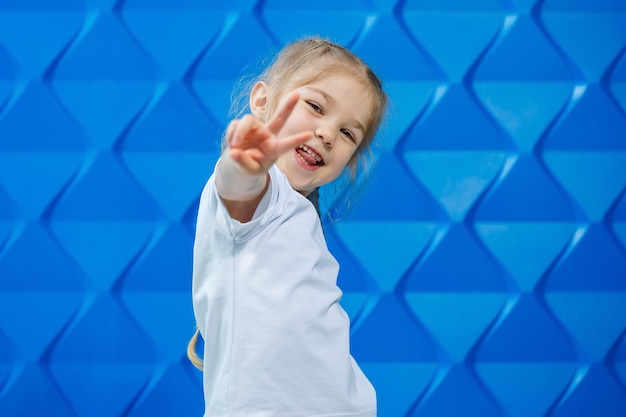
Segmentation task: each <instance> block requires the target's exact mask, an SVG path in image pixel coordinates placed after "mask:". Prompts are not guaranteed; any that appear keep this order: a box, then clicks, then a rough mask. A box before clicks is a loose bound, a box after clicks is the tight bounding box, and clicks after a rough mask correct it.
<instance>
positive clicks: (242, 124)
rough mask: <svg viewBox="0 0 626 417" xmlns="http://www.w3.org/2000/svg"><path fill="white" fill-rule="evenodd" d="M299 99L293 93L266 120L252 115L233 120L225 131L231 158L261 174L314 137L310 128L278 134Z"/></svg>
mask: <svg viewBox="0 0 626 417" xmlns="http://www.w3.org/2000/svg"><path fill="white" fill-rule="evenodd" d="M299 99H300V95H299V94H298V93H297V92H293V93H291V94H290V95H289V96H287V99H286V100H285V102H284V103H283V104H282V105H281V107H280V108H279V109H278V111H277V112H276V114H275V115H274V116H273V117H272V118H271V120H269V121H268V122H267V123H263V122H261V121H260V120H259V119H257V118H256V117H254V116H251V115H246V116H244V117H242V118H241V119H238V120H234V121H232V122H231V123H230V124H229V125H228V129H227V130H226V140H227V143H228V146H229V150H228V152H230V157H231V158H232V159H233V160H234V161H236V162H237V163H238V164H239V165H240V166H241V167H242V168H243V169H244V170H245V171H247V172H248V173H249V174H253V175H262V174H264V173H265V172H267V171H268V170H269V168H270V167H271V166H272V164H273V163H274V162H275V161H276V158H278V156H279V155H280V154H282V153H284V152H287V151H289V150H290V149H294V148H295V147H297V146H298V145H301V144H303V143H304V142H306V141H307V140H309V139H310V138H311V137H312V136H313V132H310V131H304V132H300V133H297V134H294V135H291V136H288V137H285V138H278V137H277V134H278V132H279V131H280V129H281V128H282V127H283V126H284V125H285V122H286V121H287V119H288V118H289V115H291V112H292V111H293V109H294V107H295V106H296V104H297V103H298V100H299Z"/></svg>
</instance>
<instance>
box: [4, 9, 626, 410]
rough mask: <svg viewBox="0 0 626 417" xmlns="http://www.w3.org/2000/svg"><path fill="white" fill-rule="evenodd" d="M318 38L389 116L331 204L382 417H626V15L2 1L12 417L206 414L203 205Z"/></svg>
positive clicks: (333, 244) (359, 341) (348, 299)
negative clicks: (256, 82) (293, 45)
mask: <svg viewBox="0 0 626 417" xmlns="http://www.w3.org/2000/svg"><path fill="white" fill-rule="evenodd" d="M306 34H320V35H322V36H325V37H329V38H331V39H333V40H335V41H338V42H340V43H341V44H343V45H345V46H347V47H349V48H351V49H352V50H354V51H355V52H357V53H358V54H359V55H360V56H361V57H362V58H364V60H365V61H366V62H368V63H369V64H371V66H372V67H373V68H374V69H375V70H376V72H377V73H378V74H379V75H380V76H381V78H382V80H383V84H384V86H385V89H386V91H387V92H388V94H389V97H390V101H391V108H390V114H389V116H388V119H387V120H386V123H385V126H384V129H383V131H382V132H381V134H380V135H379V137H378V138H377V141H378V142H379V147H378V148H375V149H374V153H375V155H376V166H375V169H374V170H373V175H372V177H371V178H369V179H368V180H366V181H363V182H362V183H361V182H360V183H359V185H361V184H362V185H363V188H362V190H358V191H357V193H356V198H355V199H353V200H351V201H348V202H347V201H344V199H342V198H341V197H342V196H343V194H342V195H340V196H337V195H334V194H333V193H332V191H331V190H323V192H322V199H323V201H322V206H323V208H324V209H327V210H328V211H329V212H330V213H334V212H335V211H337V212H338V213H340V214H341V216H340V219H339V221H338V222H334V221H331V220H330V218H328V217H326V216H325V217H324V220H325V223H326V229H325V233H326V236H327V239H328V244H329V248H330V249H331V251H332V252H333V254H334V255H335V256H336V258H337V259H338V261H339V262H340V264H341V270H340V275H339V285H340V287H341V288H342V290H343V291H344V295H343V298H342V300H341V303H342V305H343V306H344V308H345V309H346V310H347V312H348V314H349V316H350V318H351V320H352V326H353V338H352V351H353V354H354V356H355V358H356V359H357V360H358V361H359V363H360V364H361V365H362V367H363V370H364V372H365V373H366V374H367V376H368V377H369V378H370V379H371V381H372V382H373V384H374V386H375V387H376V390H377V397H378V405H379V416H380V417H406V416H420V417H421V416H424V417H425V416H428V417H438V416H454V417H458V416H467V417H492V416H493V417H495V416H501V417H543V416H546V417H547V416H551V417H571V416H576V417H578V416H580V417H590V416H594V417H595V416H599V417H623V416H624V415H626V310H625V308H626V307H625V306H626V2H624V1H622V0H545V1H540V0H511V1H508V2H503V1H500V0H475V1H471V2H468V1H466V0H406V1H384V0H368V1H365V0H349V1H343V2H337V1H329V0H322V1H319V2H315V3H302V2H293V1H288V0H240V1H237V2H234V1H232V2H222V1H218V0H125V1H120V0H87V1H78V0H57V1H54V2H50V1H47V0H20V1H17V0H0V416H31V415H42V416H63V417H66V416H77V417H79V416H80V417H82V416H103V417H104V416H106V417H122V416H133V417H136V416H139V417H142V416H161V415H181V416H200V415H202V412H203V402H202V381H201V373H200V372H198V371H197V370H196V369H194V368H193V367H192V366H191V365H190V363H189V362H188V361H187V360H186V358H185V347H186V344H187V341H188V338H189V336H190V335H191V334H192V333H193V330H194V328H195V323H194V319H193V313H192V308H191V295H190V292H191V288H190V286H191V256H192V247H193V232H194V225H195V217H196V212H197V207H198V199H199V195H200V192H201V189H202V187H203V184H204V183H205V181H206V179H207V177H208V176H209V174H210V172H211V169H212V167H213V165H214V163H215V161H216V159H217V157H218V154H219V151H220V142H221V137H222V132H223V129H224V128H225V126H226V124H227V123H228V122H229V120H230V117H231V116H230V115H229V106H230V104H231V92H232V91H233V90H235V93H236V94H239V93H242V94H243V95H241V96H240V97H239V98H241V102H240V103H238V104H240V105H243V107H245V105H246V103H247V101H246V100H247V98H246V96H245V93H246V92H247V90H246V89H247V87H249V86H248V85H247V84H246V82H247V81H248V80H250V79H251V78H250V76H254V75H256V74H258V73H259V72H260V70H261V69H262V68H263V66H264V65H265V63H266V62H267V58H268V57H269V56H270V55H271V54H272V53H274V52H276V51H277V50H279V48H280V47H281V46H282V45H283V44H284V43H285V42H287V41H291V40H293V39H295V38H300V37H302V36H304V35H306ZM235 110H240V109H239V108H235Z"/></svg>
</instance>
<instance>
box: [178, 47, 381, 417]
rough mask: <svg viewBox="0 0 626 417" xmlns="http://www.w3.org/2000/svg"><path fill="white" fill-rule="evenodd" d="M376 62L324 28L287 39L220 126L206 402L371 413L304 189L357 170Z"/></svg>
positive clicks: (197, 253) (373, 109)
mask: <svg viewBox="0 0 626 417" xmlns="http://www.w3.org/2000/svg"><path fill="white" fill-rule="evenodd" d="M386 103H387V98H386V95H385V93H384V92H383V90H382V87H381V83H380V81H379V79H378V78H377V77H376V75H375V74H374V73H373V72H372V70H371V69H370V68H369V67H368V66H367V65H366V64H364V63H363V62H362V61H361V60H360V59H359V58H358V57H356V56H355V55H354V54H352V53H351V52H350V51H348V50H347V49H345V48H343V47H341V46H339V45H337V44H334V43H331V42H328V41H326V40H323V39H319V38H311V39H305V40H302V41H298V42H295V43H293V44H290V45H288V46H287V47H285V49H283V50H282V52H281V53H280V54H279V55H278V57H277V59H276V60H275V62H274V63H273V65H271V66H270V67H269V68H268V69H267V70H266V71H265V72H264V73H263V74H262V76H261V77H260V81H258V82H257V83H256V84H255V85H254V87H253V88H252V91H251V93H250V101H249V105H250V113H251V114H248V115H245V116H243V117H242V118H241V119H238V120H234V121H232V122H231V123H230V125H229V126H228V128H227V130H226V135H225V144H226V147H225V149H224V152H223V154H222V156H221V158H220V160H219V161H218V163H217V165H216V167H215V171H214V173H213V175H212V176H211V178H210V179H209V181H208V182H207V184H206V186H205V188H204V191H203V193H202V197H201V200H200V207H199V212H198V221H197V228H196V240H195V246H194V270H193V306H194V313H195V317H196V321H197V325H198V329H199V331H200V333H201V335H202V337H203V339H204V341H205V342H204V361H201V360H199V359H198V357H197V356H196V355H195V344H196V337H197V334H198V332H196V334H195V335H194V337H193V338H192V340H191V342H190V346H189V350H188V353H189V355H190V358H191V359H192V361H193V362H194V364H196V365H197V366H199V367H201V368H202V369H203V372H204V374H203V381H204V397H205V407H206V410H205V416H211V417H221V416H229V417H265V416H267V417H270V416H271V417H305V416H306V417H313V416H319V417H322V416H323V417H348V416H352V417H357V416H358V417H373V416H376V393H375V391H374V389H373V387H372V385H371V384H370V382H369V381H368V380H367V378H366V377H365V375H364V374H363V372H362V371H361V370H360V368H359V367H358V365H357V364H356V363H355V361H354V360H353V358H352V356H351V355H350V343H349V332H350V323H349V319H348V316H347V314H346V313H345V311H344V310H343V309H342V308H341V306H340V305H339V300H340V298H341V295H342V293H341V291H340V290H339V288H338V287H337V284H336V282H337V274H338V271H339V266H338V264H337V261H336V260H335V259H334V258H333V256H332V255H331V254H330V252H329V251H328V248H327V246H326V242H325V240H324V234H323V232H322V228H321V224H320V219H319V217H318V214H317V212H316V208H315V207H314V205H313V204H312V203H311V201H309V200H308V199H307V198H306V197H307V196H308V195H309V194H310V193H314V192H316V190H317V188H318V187H320V186H323V185H325V184H328V183H330V182H332V181H334V180H335V179H337V178H338V177H339V176H340V175H341V174H344V173H346V174H350V173H351V172H356V171H355V169H356V168H357V164H358V163H359V160H360V157H361V156H363V155H365V154H367V153H368V151H369V149H370V145H371V143H372V140H373V138H374V135H375V133H376V131H377V129H378V126H379V124H380V122H381V119H382V117H383V114H384V112H385V108H386Z"/></svg>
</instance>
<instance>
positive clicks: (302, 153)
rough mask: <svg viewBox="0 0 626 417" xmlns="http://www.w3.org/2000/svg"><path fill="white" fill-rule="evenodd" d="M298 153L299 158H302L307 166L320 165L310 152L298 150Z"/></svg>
mask: <svg viewBox="0 0 626 417" xmlns="http://www.w3.org/2000/svg"><path fill="white" fill-rule="evenodd" d="M296 152H297V154H298V157H300V160H301V161H302V162H304V163H305V164H307V165H311V166H315V165H318V162H317V161H316V160H315V157H314V156H313V155H311V154H309V153H308V152H306V151H305V150H304V149H302V148H297V149H296Z"/></svg>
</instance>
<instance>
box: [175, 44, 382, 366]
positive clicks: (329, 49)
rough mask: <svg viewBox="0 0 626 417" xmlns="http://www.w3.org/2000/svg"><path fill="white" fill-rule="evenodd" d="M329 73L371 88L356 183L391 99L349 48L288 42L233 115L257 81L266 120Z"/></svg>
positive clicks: (190, 351)
mask: <svg viewBox="0 0 626 417" xmlns="http://www.w3.org/2000/svg"><path fill="white" fill-rule="evenodd" d="M329 74H343V75H347V76H349V77H353V79H355V80H357V81H358V82H360V83H361V84H362V85H363V87H364V88H366V89H367V91H369V93H370V96H371V98H372V100H371V112H370V117H369V120H368V121H367V123H366V125H365V135H364V137H363V140H362V141H361V143H360V145H359V147H358V148H357V150H356V152H355V153H354V155H353V156H352V158H351V160H350V162H349V163H348V166H347V168H349V169H347V170H345V171H344V173H346V174H347V176H348V180H349V181H350V182H352V183H354V182H356V180H357V178H358V176H359V172H363V173H367V171H368V169H369V166H370V164H371V163H372V162H373V153H372V145H373V143H374V138H375V136H376V133H377V132H378V129H379V128H380V125H381V123H382V121H383V118H384V116H385V113H386V111H387V102H388V99H387V95H386V94H385V92H384V91H383V88H382V83H381V81H380V79H379V78H378V76H376V74H375V73H374V71H372V69H371V68H370V67H369V66H368V65H367V64H366V63H365V62H363V61H362V60H361V59H360V58H359V57H358V56H356V55H355V54H354V53H352V52H351V51H350V50H348V49H347V48H345V47H343V46H341V45H339V44H336V43H334V42H331V41H329V40H326V39H323V38H320V37H310V38H306V39H302V40H299V41H296V42H293V43H290V44H288V45H287V46H285V47H284V48H283V49H282V50H281V51H280V52H279V53H278V55H277V56H276V58H275V59H274V61H273V62H272V63H271V64H270V65H269V66H268V67H267V68H266V69H265V71H263V72H262V73H261V75H260V76H259V77H258V78H257V79H253V80H249V81H248V82H247V83H244V84H243V85H244V86H245V87H246V88H245V91H241V92H240V93H239V95H238V96H235V98H234V99H233V101H232V102H233V107H232V108H231V115H232V116H233V117H241V116H242V115H243V114H244V113H247V112H248V97H249V94H250V91H251V89H252V86H253V85H254V84H255V83H256V82H258V81H263V82H265V84H267V86H268V94H267V103H266V111H265V112H264V115H263V117H265V120H267V118H269V117H271V115H272V114H273V113H274V111H275V110H276V106H277V105H278V102H279V100H280V98H281V97H282V96H283V95H285V94H286V93H288V92H289V91H291V90H293V89H296V88H298V87H300V86H303V85H306V84H309V83H313V82H315V81H318V80H320V79H322V78H324V77H325V76H328V75H329ZM244 103H245V104H244ZM342 195H344V196H345V198H346V200H347V201H348V203H349V200H350V198H351V196H350V194H349V193H342ZM198 333H199V331H198V329H197V328H196V331H195V333H194V335H193V336H192V338H191V340H190V341H189V344H188V346H187V356H188V357H189V360H190V361H191V363H192V364H193V365H194V366H195V367H196V368H198V369H200V370H201V369H202V366H203V361H202V359H200V358H199V357H198V355H197V353H196V345H197V341H198Z"/></svg>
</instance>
